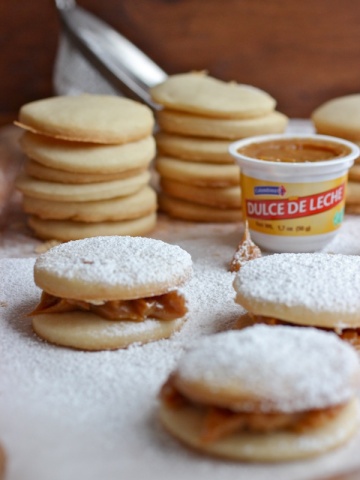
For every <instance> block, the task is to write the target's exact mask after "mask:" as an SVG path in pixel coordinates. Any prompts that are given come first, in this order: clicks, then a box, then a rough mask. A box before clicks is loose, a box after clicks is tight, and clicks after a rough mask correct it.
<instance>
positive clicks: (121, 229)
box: [28, 213, 156, 242]
mask: <svg viewBox="0 0 360 480" xmlns="http://www.w3.org/2000/svg"><path fill="white" fill-rule="evenodd" d="M28 224H29V227H30V228H31V229H32V230H33V231H34V233H35V235H36V236H37V237H39V238H42V239H43V240H53V239H54V240H60V241H62V242H68V241H69V240H78V239H82V238H87V237H97V236H99V235H132V236H137V235H146V234H147V233H149V232H151V230H153V229H154V228H155V225H156V213H151V214H150V215H146V216H144V217H140V218H136V219H132V220H122V221H116V222H115V221H114V222H98V223H85V222H72V221H71V220H42V219H41V218H38V217H36V216H35V215H33V216H30V217H29V218H28Z"/></svg>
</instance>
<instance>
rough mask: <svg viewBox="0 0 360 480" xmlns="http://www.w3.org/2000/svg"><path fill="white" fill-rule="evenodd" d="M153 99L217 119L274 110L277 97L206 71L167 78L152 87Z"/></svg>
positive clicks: (185, 110)
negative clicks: (210, 74)
mask: <svg viewBox="0 0 360 480" xmlns="http://www.w3.org/2000/svg"><path fill="white" fill-rule="evenodd" d="M150 93H151V96H152V98H153V100H154V101H155V102H157V103H160V104H161V105H164V106H165V107H166V108H170V109H173V110H182V111H184V112H190V113H196V114H199V115H207V116H210V117H217V118H244V117H246V118H249V117H258V116H261V115H265V114H266V113H269V112H271V111H272V110H273V109H274V108H275V105H276V102H275V100H274V99H273V98H272V97H271V96H270V95H269V94H267V93H266V92H264V91H263V90H260V89H259V88H255V87H252V86H249V85H240V84H237V83H236V82H229V83H227V82H224V81H222V80H218V79H216V78H213V77H210V76H208V75H206V74H205V73H204V72H192V73H181V74H177V75H172V76H170V77H168V78H167V79H166V80H165V81H164V82H163V83H161V84H159V85H156V86H155V87H153V88H151V90H150Z"/></svg>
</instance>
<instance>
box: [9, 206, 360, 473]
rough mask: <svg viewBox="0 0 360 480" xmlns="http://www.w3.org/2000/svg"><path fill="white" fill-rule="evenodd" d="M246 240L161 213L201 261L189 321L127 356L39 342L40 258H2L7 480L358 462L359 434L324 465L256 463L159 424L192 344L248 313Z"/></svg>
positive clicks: (298, 468) (323, 468)
mask: <svg viewBox="0 0 360 480" xmlns="http://www.w3.org/2000/svg"><path fill="white" fill-rule="evenodd" d="M241 235H242V231H241V227H239V226H237V225H199V224H191V223H186V222H171V225H170V226H169V222H168V221H167V220H166V219H163V218H162V217H161V216H160V218H159V221H158V226H157V229H156V231H155V232H154V236H156V237H158V238H160V239H163V240H164V241H166V242H170V243H176V244H178V245H180V246H181V247H182V248H184V249H185V250H187V251H188V252H189V253H190V254H191V256H192V258H193V262H194V276H193V278H192V279H191V281H190V282H189V283H188V284H186V286H184V287H182V288H181V290H182V291H183V292H184V294H185V295H186V297H187V300H188V306H189V318H188V321H187V322H186V323H185V325H184V326H183V327H182V329H181V330H180V331H179V332H178V333H176V334H175V335H173V336H172V338H171V339H168V340H161V341H158V342H153V343H149V344H146V345H143V346H139V345H134V346H132V347H130V348H128V349H126V350H118V351H104V352H82V351H76V350H71V349H67V348H62V347H56V346H53V345H50V344H47V343H45V342H43V341H41V340H40V339H39V338H38V337H37V336H36V335H35V334H34V333H33V332H32V329H31V326H30V319H29V318H27V317H26V314H27V313H28V312H29V311H31V310H32V309H33V308H34V307H35V305H36V304H37V302H38V300H39V297H40V293H41V292H40V289H38V288H37V287H36V286H35V285H34V283H33V272H32V270H33V265H34V260H35V259H34V258H30V259H27V258H24V259H4V260H0V275H1V278H2V284H1V287H0V305H1V306H0V345H1V362H0V388H1V391H0V441H2V442H3V444H4V445H5V447H6V449H7V452H8V458H9V472H8V478H7V480H23V479H24V478H26V479H27V480H49V478H51V480H64V479H66V480H78V479H79V478H86V479H87V480H98V479H99V478H104V479H109V480H110V479H111V480H112V479H114V478H138V479H142V478H147V479H149V480H165V479H168V478H169V475H171V478H172V480H187V479H189V478H193V477H196V478H197V479H198V480H235V479H238V478H240V477H241V478H248V479H249V480H268V479H269V477H270V476H271V477H274V478H277V479H278V480H288V479H289V478H291V479H292V480H306V479H313V478H314V477H315V476H320V475H321V476H322V475H325V474H326V473H334V472H337V471H344V468H345V467H346V468H347V467H349V468H351V467H353V466H355V467H356V466H360V462H359V461H358V455H357V452H358V448H359V444H360V435H359V437H357V438H356V439H355V440H354V441H351V442H349V444H348V445H347V446H346V448H341V449H338V450H336V451H333V452H331V454H329V455H325V456H322V457H319V458H317V459H314V460H308V461H306V462H292V463H291V464H289V463H287V464H284V465H269V464H265V465H261V464H251V465H248V464H241V463H239V464H238V463H232V462H226V461H223V460H218V459H215V458H210V457H207V456H201V455H198V454H196V453H194V452H192V451H190V450H188V449H186V448H184V447H183V446H182V445H179V444H178V443H177V442H176V441H175V440H173V439H172V438H171V437H170V436H169V435H168V434H167V433H166V432H164V431H163V429H162V427H161V426H160V424H159V422H158V418H157V408H158V400H157V394H158V391H159V389H160V387H161V385H162V384H163V382H164V381H165V380H166V378H167V377H168V375H169V374H170V373H171V371H173V369H174V368H175V367H176V365H177V362H178V360H179V358H180V357H181V355H182V353H183V352H184V349H185V348H187V346H188V345H189V344H190V343H192V342H196V341H197V340H199V339H200V338H202V337H204V336H205V335H207V334H212V333H216V332H220V331H223V330H226V329H228V328H231V327H232V326H233V325H234V323H235V322H236V321H237V319H238V317H239V315H240V314H242V313H243V310H242V309H241V307H240V306H239V305H237V304H236V303H235V302H234V290H233V287H232V282H233V279H234V274H232V273H230V272H228V263H229V261H230V259H231V258H232V255H233V254H234V250H235V248H236V245H237V243H238V242H239V239H240V238H241ZM11 251H13V250H11ZM5 253H6V252H5ZM5 286H6V287H5Z"/></svg>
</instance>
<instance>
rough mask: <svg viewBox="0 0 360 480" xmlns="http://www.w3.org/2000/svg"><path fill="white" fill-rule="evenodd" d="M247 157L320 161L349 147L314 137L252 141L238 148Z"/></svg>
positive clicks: (344, 153)
mask: <svg viewBox="0 0 360 480" xmlns="http://www.w3.org/2000/svg"><path fill="white" fill-rule="evenodd" d="M239 153H242V154H243V155H246V156H248V157H252V158H256V159H259V160H267V161H271V162H287V163H303V162H321V161H324V160H332V159H336V158H340V157H343V156H345V155H348V154H349V153H350V149H349V148H348V147H346V146H344V145H341V144H339V143H335V142H329V141H324V140H315V139H306V138H304V139H301V138H292V139H283V140H273V141H271V140H270V141H266V142H261V143H252V144H250V145H247V146H245V147H242V148H240V149H239Z"/></svg>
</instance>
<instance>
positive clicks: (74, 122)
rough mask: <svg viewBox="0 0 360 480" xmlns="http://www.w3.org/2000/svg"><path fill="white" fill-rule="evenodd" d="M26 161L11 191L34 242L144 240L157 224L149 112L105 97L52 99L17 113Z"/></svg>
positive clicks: (36, 103) (26, 106) (143, 107)
mask: <svg viewBox="0 0 360 480" xmlns="http://www.w3.org/2000/svg"><path fill="white" fill-rule="evenodd" d="M17 125H19V126H20V127H22V128H24V129H25V130H26V132H25V133H24V135H23V136H22V138H21V147H22V150H23V151H24V153H25V154H26V156H27V161H26V163H25V167H24V168H25V172H24V173H23V174H22V175H21V176H20V177H19V178H18V181H17V187H18V189H19V190H20V191H21V192H22V193H23V208H24V211H25V212H27V213H29V214H30V216H29V219H28V223H29V226H30V228H31V229H32V230H33V231H34V233H35V234H36V236H38V237H39V238H43V239H55V240H59V241H69V240H76V239H81V238H86V237H93V236H98V235H142V234H146V233H147V232H149V231H150V230H152V228H153V227H154V226H155V223H156V208H157V201H156V193H155V191H154V190H153V189H152V188H151V187H150V186H149V180H150V173H149V164H150V162H151V160H152V159H153V157H154V155H155V140H154V138H153V136H152V130H153V125H154V119H153V115H152V112H151V110H150V109H149V108H148V107H146V106H144V105H141V104H140V103H137V102H134V101H132V100H129V99H125V98H120V97H115V96H107V95H80V96H76V97H70V96H69V97H67V96H63V97H53V98H48V99H44V100H39V101H35V102H31V103H28V104H26V105H24V106H23V107H22V108H21V109H20V114H19V122H17Z"/></svg>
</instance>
